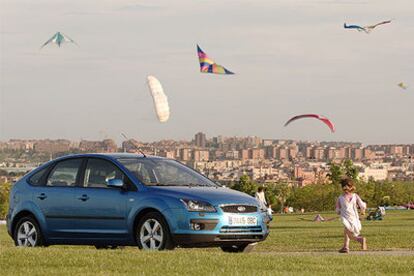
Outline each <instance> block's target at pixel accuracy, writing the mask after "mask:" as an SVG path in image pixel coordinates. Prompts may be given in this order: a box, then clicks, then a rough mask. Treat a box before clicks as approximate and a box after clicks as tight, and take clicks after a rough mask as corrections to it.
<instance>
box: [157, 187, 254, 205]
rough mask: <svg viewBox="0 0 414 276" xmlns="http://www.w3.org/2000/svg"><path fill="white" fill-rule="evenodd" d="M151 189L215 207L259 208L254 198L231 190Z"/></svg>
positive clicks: (196, 188) (200, 188) (206, 188)
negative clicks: (224, 205)
mask: <svg viewBox="0 0 414 276" xmlns="http://www.w3.org/2000/svg"><path fill="white" fill-rule="evenodd" d="M150 189H151V190H153V191H154V190H156V191H157V192H159V193H163V194H165V195H168V196H171V197H175V198H178V199H193V200H202V201H207V202H209V203H210V204H212V205H214V206H218V205H220V204H247V205H255V206H259V204H258V202H257V200H256V199H255V198H254V197H252V196H249V195H248V194H245V193H242V192H239V191H235V190H232V189H229V188H222V187H219V188H215V187H189V186H183V187H177V186H164V187H163V186H157V187H151V188H150Z"/></svg>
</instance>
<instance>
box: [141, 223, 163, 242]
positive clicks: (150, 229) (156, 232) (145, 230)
mask: <svg viewBox="0 0 414 276" xmlns="http://www.w3.org/2000/svg"><path fill="white" fill-rule="evenodd" d="M163 239H164V231H163V229H162V225H161V223H160V222H158V221H157V220H156V219H153V218H150V219H148V220H146V221H145V222H144V223H143V224H142V226H141V229H140V233H139V240H140V241H141V244H142V248H143V249H147V250H148V249H150V250H158V249H160V248H161V245H162V242H163Z"/></svg>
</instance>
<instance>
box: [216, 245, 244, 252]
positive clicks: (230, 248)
mask: <svg viewBox="0 0 414 276" xmlns="http://www.w3.org/2000/svg"><path fill="white" fill-rule="evenodd" d="M248 245H249V244H248V243H246V244H237V245H235V244H233V245H222V246H220V248H221V250H223V251H224V252H227V253H240V252H243V251H244V249H245V248H246V247H247V246H248Z"/></svg>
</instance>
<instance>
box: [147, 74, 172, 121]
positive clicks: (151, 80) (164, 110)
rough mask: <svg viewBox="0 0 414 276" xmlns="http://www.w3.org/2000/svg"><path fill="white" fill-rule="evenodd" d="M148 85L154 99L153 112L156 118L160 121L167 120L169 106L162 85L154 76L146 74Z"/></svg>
mask: <svg viewBox="0 0 414 276" xmlns="http://www.w3.org/2000/svg"><path fill="white" fill-rule="evenodd" d="M147 80H148V87H149V89H150V92H151V96H152V99H153V100H154V107H155V112H156V113H157V117H158V120H159V121H160V122H161V123H164V122H166V121H168V118H170V107H169V105H168V98H167V96H166V95H165V93H164V90H163V89H162V85H161V83H160V82H159V80H157V79H156V78H155V77H154V76H148V77H147Z"/></svg>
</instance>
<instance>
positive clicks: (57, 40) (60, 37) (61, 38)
mask: <svg viewBox="0 0 414 276" xmlns="http://www.w3.org/2000/svg"><path fill="white" fill-rule="evenodd" d="M49 43H54V44H56V45H57V46H58V47H60V45H61V44H63V43H74V44H76V42H75V41H74V40H73V39H72V38H70V37H68V36H67V35H65V34H63V33H61V32H57V33H55V34H54V35H53V36H52V37H51V38H50V39H49V40H48V41H46V42H45V43H44V44H43V45H42V47H40V49H42V48H43V47H45V46H46V45H47V44H49ZM76 45H78V44H76Z"/></svg>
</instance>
